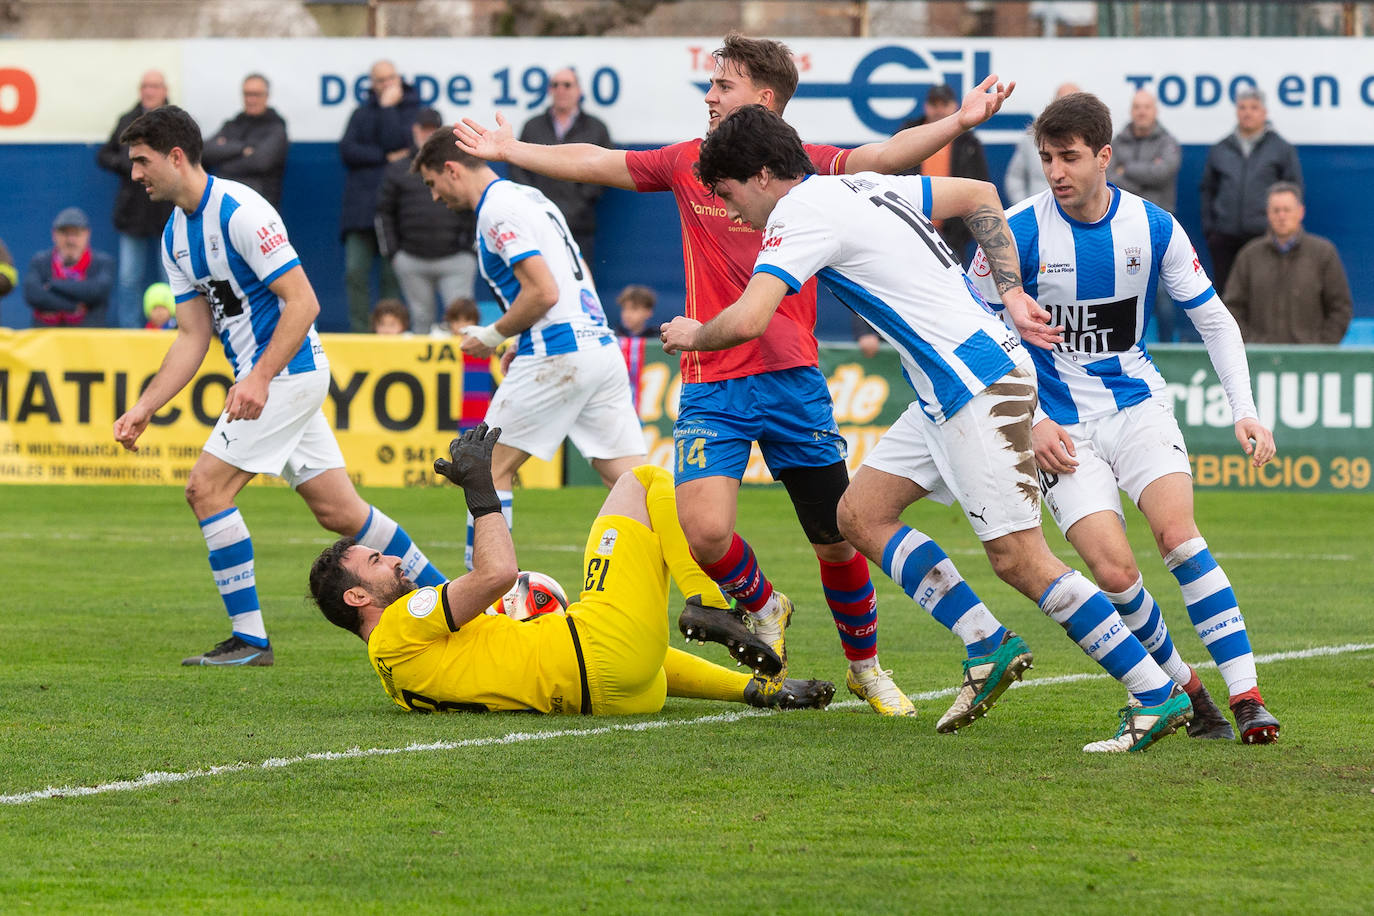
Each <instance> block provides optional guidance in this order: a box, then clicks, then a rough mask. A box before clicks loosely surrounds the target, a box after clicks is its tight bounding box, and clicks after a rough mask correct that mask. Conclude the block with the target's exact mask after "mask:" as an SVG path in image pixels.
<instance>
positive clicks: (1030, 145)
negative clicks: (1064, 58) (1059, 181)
mask: <svg viewBox="0 0 1374 916" xmlns="http://www.w3.org/2000/svg"><path fill="white" fill-rule="evenodd" d="M1078 91H1080V90H1079V88H1078V86H1077V84H1075V83H1064V84H1062V85H1061V86H1060V87H1059V88H1058V89H1056V90H1055V91H1054V97H1055V98H1056V99H1062V98H1063V97H1064V96H1066V95H1072V94H1073V93H1075V92H1078ZM1049 186H1050V183H1049V182H1048V181H1046V180H1045V170H1044V169H1042V168H1041V167H1040V150H1038V149H1037V148H1036V146H1035V137H1034V136H1032V135H1031V131H1030V128H1029V127H1027V128H1026V131H1025V133H1023V134H1022V135H1021V139H1020V140H1017V141H1016V149H1015V150H1014V151H1013V152H1012V154H1011V161H1010V162H1008V163H1007V174H1006V175H1005V176H1004V177H1003V179H1002V190H1003V192H1004V195H1003V196H1004V197H1005V199H1006V201H1007V203H1008V204H1009V205H1010V204H1014V203H1019V202H1021V201H1023V200H1025V199H1026V198H1027V197H1030V196H1031V195H1032V194H1039V193H1040V192H1041V191H1044V190H1046V189H1048V188H1049Z"/></svg>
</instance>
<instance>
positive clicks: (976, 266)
mask: <svg viewBox="0 0 1374 916" xmlns="http://www.w3.org/2000/svg"><path fill="white" fill-rule="evenodd" d="M970 267H972V269H973V275H974V276H975V277H990V276H992V264H990V263H989V262H988V256H987V255H986V254H984V253H983V249H981V248H979V249H978V254H977V255H975V256H974V258H973V264H971V265H970Z"/></svg>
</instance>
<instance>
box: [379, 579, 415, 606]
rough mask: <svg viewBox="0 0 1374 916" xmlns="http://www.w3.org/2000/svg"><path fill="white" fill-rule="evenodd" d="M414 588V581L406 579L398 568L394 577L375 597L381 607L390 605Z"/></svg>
mask: <svg viewBox="0 0 1374 916" xmlns="http://www.w3.org/2000/svg"><path fill="white" fill-rule="evenodd" d="M415 588H416V586H415V583H414V582H412V581H410V580H409V579H407V578H406V577H405V576H404V575H402V574H401V573H400V571H399V570H398V571H397V574H396V579H395V580H394V581H393V582H391V583H388V585H387V587H386V588H385V589H383V590H382V593H381V594H380V595H378V596H377V597H378V599H379V603H380V604H381V606H382V607H390V606H391V605H392V604H393V603H394V602H395V601H396V600H397V599H398V598H401V597H403V596H405V595H408V594H410V593H411V592H413V591H415Z"/></svg>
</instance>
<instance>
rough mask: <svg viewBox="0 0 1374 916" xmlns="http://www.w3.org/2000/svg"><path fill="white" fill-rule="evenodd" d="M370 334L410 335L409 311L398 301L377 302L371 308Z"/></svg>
mask: <svg viewBox="0 0 1374 916" xmlns="http://www.w3.org/2000/svg"><path fill="white" fill-rule="evenodd" d="M372 333H373V334H408V333H410V309H408V308H406V304H405V303H404V302H402V301H401V300H400V299H381V300H379V301H378V302H377V304H376V305H375V306H373V308H372Z"/></svg>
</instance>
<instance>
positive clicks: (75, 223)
mask: <svg viewBox="0 0 1374 916" xmlns="http://www.w3.org/2000/svg"><path fill="white" fill-rule="evenodd" d="M114 284H115V265H114V259H113V258H111V257H110V256H109V255H107V254H105V253H104V252H101V251H93V250H92V249H91V222H90V220H89V219H87V217H86V213H85V211H83V210H81V209H80V208H78V207H68V208H67V209H65V210H63V211H62V212H61V213H59V214H57V219H55V220H53V223H52V247H51V248H47V249H44V250H43V251H40V252H38V253H37V254H35V255H34V256H33V260H31V261H29V269H28V270H27V271H26V272H25V273H24V301H25V302H27V303H28V304H29V308H31V309H33V320H34V324H35V325H46V326H47V327H54V328H55V327H68V328H70V327H103V326H104V321H103V319H104V308H105V303H106V301H107V300H108V299H109V298H110V290H112V289H113V288H114Z"/></svg>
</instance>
